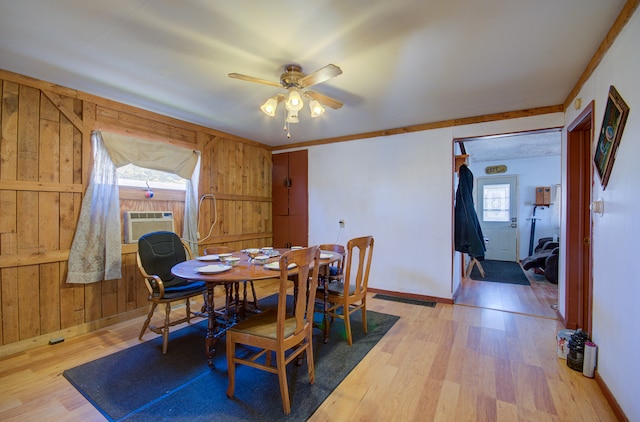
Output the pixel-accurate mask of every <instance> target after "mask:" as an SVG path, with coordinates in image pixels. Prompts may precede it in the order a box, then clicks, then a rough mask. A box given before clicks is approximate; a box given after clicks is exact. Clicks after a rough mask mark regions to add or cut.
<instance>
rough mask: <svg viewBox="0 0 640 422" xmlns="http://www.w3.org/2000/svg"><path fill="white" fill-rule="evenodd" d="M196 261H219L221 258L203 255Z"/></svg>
mask: <svg viewBox="0 0 640 422" xmlns="http://www.w3.org/2000/svg"><path fill="white" fill-rule="evenodd" d="M196 259H197V260H198V261H219V260H220V257H219V256H218V255H203V256H197V257H196Z"/></svg>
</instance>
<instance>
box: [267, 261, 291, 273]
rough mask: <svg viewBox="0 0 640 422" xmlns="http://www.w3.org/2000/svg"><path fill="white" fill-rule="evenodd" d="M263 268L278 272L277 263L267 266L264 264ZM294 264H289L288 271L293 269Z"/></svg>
mask: <svg viewBox="0 0 640 422" xmlns="http://www.w3.org/2000/svg"><path fill="white" fill-rule="evenodd" d="M264 267H265V268H266V269H268V270H278V271H280V263H279V262H278V261H275V262H270V263H268V264H264ZM295 267H296V264H289V267H288V268H289V269H292V268H295Z"/></svg>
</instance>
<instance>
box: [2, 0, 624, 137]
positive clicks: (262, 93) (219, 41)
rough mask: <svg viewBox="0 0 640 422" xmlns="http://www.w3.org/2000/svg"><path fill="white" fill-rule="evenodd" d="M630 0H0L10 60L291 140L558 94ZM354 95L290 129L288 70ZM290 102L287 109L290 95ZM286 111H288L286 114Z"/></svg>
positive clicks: (333, 93)
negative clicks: (318, 73) (323, 75)
mask: <svg viewBox="0 0 640 422" xmlns="http://www.w3.org/2000/svg"><path fill="white" fill-rule="evenodd" d="M623 5H624V0H607V1H603V0H561V1H558V0H535V1H531V0H482V1H478V0H447V1H442V0H422V1H418V0H394V1H389V0H349V1H337V0H336V1H322V0H316V1H314V2H303V1H299V0H271V1H269V2H266V1H265V2H263V1H255V0H254V1H251V0H234V1H211V0H193V1H189V2H184V1H175V0H109V1H80V0H57V1H50V0H39V1H38V0H20V1H15V0H0V68H2V69H5V70H9V71H12V72H16V73H20V74H23V75H27V76H32V77H35V78H38V79H42V80H45V81H48V82H53V83H56V84H59V85H63V86H66V87H70V88H74V89H77V90H80V91H84V92H88V93H91V94H95V95H98V96H101V97H105V98H108V99H112V100H115V101H118V102H122V103H125V104H130V105H132V106H136V107H141V108H144V109H148V110H151V111H155V112H158V113H161V114H164V115H168V116H172V117H175V118H178V119H181V120H185V121H188V122H193V123H196V124H200V125H203V126H207V127H211V128H214V129H217V130H220V131H223V132H227V133H230V134H234V135H238V136H242V137H245V138H249V139H253V140H256V141H259V142H262V143H265V144H268V145H272V146H279V145H286V144H288V143H292V142H303V141H308V140H316V139H326V138H333V137H338V136H344V135H353V134H358V133H366V132H372V131H379V130H384V129H393V128H398V127H404V126H411V125H417V124H424V123H431V122H436V121H442V120H448V119H454V118H463V117H472V116H479V115H485V114H491V113H499V112H505V111H514V110H522V109H528V108H534V107H542V106H549V105H556V104H561V103H563V102H564V101H565V99H566V97H567V96H568V94H569V92H570V91H571V89H572V88H573V86H574V85H575V84H576V82H577V81H578V78H579V77H580V75H581V73H582V72H583V70H584V69H585V67H586V66H587V63H588V62H589V60H590V59H591V57H592V56H593V54H594V53H595V51H596V50H597V48H598V46H599V44H600V43H601V41H602V40H603V39H604V37H605V35H606V33H607V31H608V30H609V28H610V27H611V25H612V23H613V22H614V20H615V18H616V16H617V14H618V13H619V12H620V10H621V9H622V7H623ZM289 63H297V64H300V65H301V66H302V68H303V71H304V72H306V73H311V72H312V71H315V70H316V69H318V68H320V67H322V66H324V65H326V64H328V63H333V64H336V65H337V66H340V67H341V68H342V70H343V72H344V73H343V74H342V75H340V76H338V77H336V78H334V79H331V80H329V81H327V82H325V83H323V84H320V85H317V86H316V87H314V90H316V91H318V92H320V93H322V94H325V95H328V96H330V97H333V98H335V99H337V100H340V101H342V102H344V104H345V105H344V107H343V108H341V109H339V110H332V109H327V112H326V113H325V114H324V115H323V116H321V117H319V118H316V119H311V118H310V117H309V115H308V110H306V109H305V111H304V112H301V114H300V120H301V122H300V123H298V124H295V125H292V126H291V133H292V137H291V139H287V137H286V135H285V132H283V130H282V127H283V119H284V117H283V116H282V114H278V116H277V117H276V118H269V117H267V116H265V115H264V114H263V113H262V112H261V111H260V110H259V108H258V106H259V105H260V104H262V103H263V102H264V100H265V99H266V98H268V97H271V96H273V95H275V94H277V93H278V92H281V90H279V88H276V87H271V86H266V85H261V84H256V83H250V82H244V81H239V80H236V79H230V78H228V77H227V74H228V73H230V72H237V73H242V74H245V75H250V76H255V77H258V78H261V79H267V80H272V81H275V82H277V81H278V80H279V76H280V73H282V71H283V67H284V65H286V64H289ZM281 107H282V106H281ZM280 113H282V111H280Z"/></svg>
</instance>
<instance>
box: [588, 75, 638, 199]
mask: <svg viewBox="0 0 640 422" xmlns="http://www.w3.org/2000/svg"><path fill="white" fill-rule="evenodd" d="M628 115H629V106H628V105H627V103H625V102H624V100H623V99H622V97H621V96H620V94H619V93H618V91H617V90H616V88H615V87H614V86H613V85H611V86H610V87H609V96H608V99H607V107H606V108H605V110H604V117H603V119H602V128H601V129H600V134H599V136H598V144H597V145H596V151H595V154H594V156H593V162H594V164H595V166H596V171H597V172H598V176H599V177H600V183H601V184H602V190H604V189H606V187H607V184H608V183H609V176H611V170H612V169H613V162H614V160H615V157H616V151H617V150H618V145H619V144H620V138H622V132H623V131H624V125H625V123H626V122H627V116H628Z"/></svg>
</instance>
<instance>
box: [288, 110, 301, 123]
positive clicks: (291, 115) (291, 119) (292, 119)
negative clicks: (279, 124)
mask: <svg viewBox="0 0 640 422" xmlns="http://www.w3.org/2000/svg"><path fill="white" fill-rule="evenodd" d="M286 122H287V123H299V122H300V120H298V112H297V111H295V110H289V111H288V112H287V119H286Z"/></svg>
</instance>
